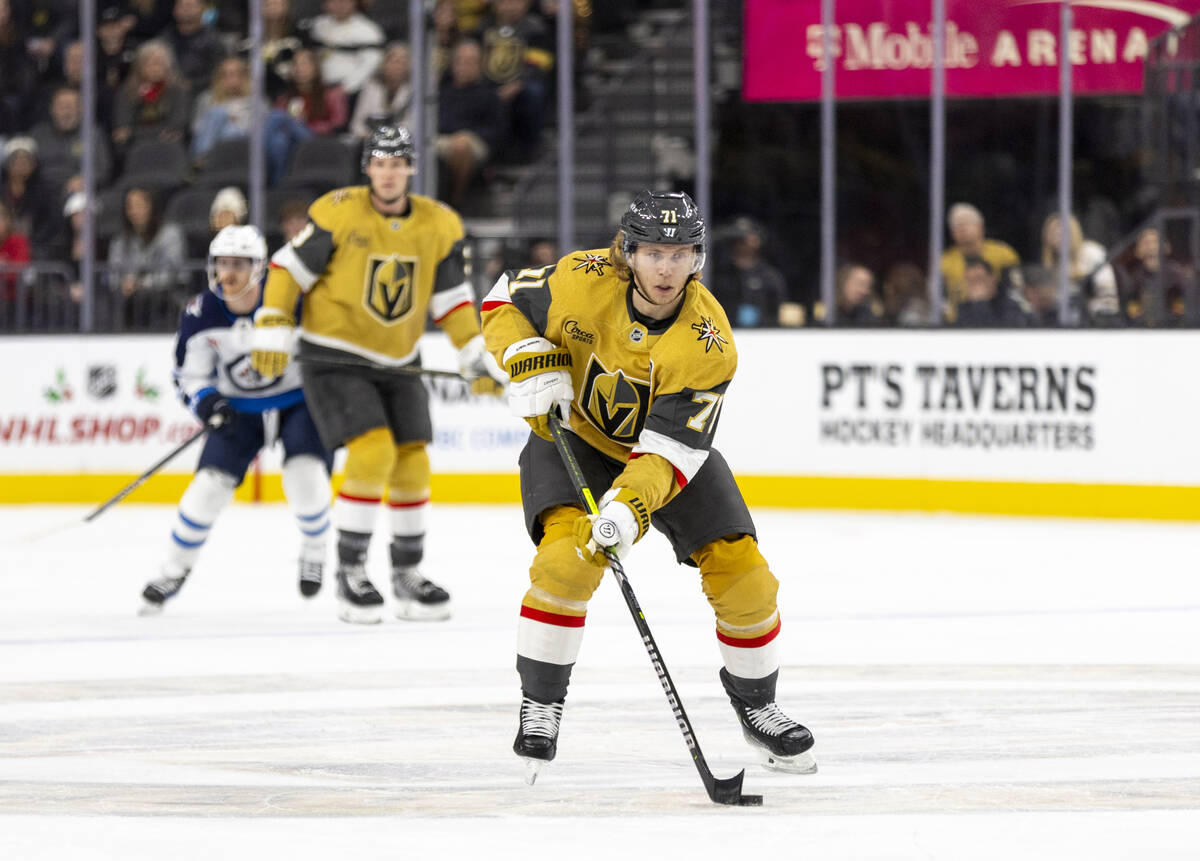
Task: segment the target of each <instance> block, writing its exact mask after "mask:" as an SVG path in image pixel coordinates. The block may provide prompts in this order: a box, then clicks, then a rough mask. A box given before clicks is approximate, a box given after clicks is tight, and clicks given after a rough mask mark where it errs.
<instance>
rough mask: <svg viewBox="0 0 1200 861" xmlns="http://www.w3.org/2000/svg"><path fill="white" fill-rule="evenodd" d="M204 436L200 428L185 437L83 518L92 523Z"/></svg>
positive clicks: (84, 520) (85, 521)
mask: <svg viewBox="0 0 1200 861" xmlns="http://www.w3.org/2000/svg"><path fill="white" fill-rule="evenodd" d="M203 436H204V430H200V431H199V432H197V433H195V434H193V435H192V436H190V437H188V438H187V439H185V440H184V441H183V442H181V443H180V444H179V445H177V446H175V448H173V449H171V450H170V451H169V452H167V453H166V454H164V455H163V456H162V457H160V458H159V459H158V460H157V461H155V462H154V465H153V466H152V467H150V468H149V469H148V470H146V471H145V472H143V473H142V474H141V475H139V476H138V477H137V478H135V479H134V480H133V481H132V482H130V483H129V484H128V485H126V486H125V488H124V489H123V490H122V491H121V492H120V493H118V494H117V495H116V496H114V497H113V498H112V499H110V500H108V502H105V503H103V504H101V505H100V506H99V507H98V508H96V510H94V511H93V512H92V513H91V514H89V515H88V516H87V517H85V518H83V522H84V523H91V522H92V521H93V520H95V519H96V518H97V517H99V516H100V515H101V514H103V513H104V512H106V511H108V509H110V508H112V507H113V506H114V505H116V504H117V503H118V502H120V501H121V500H122V499H124V498H125V497H127V496H129V494H131V493H133V492H134V491H135V490H137V489H138V488H139V487H141V486H142V485H143V484H145V483H146V479H148V478H150V476H152V475H154V473H156V472H158V471H159V470H160V469H162V468H163V467H164V466H166V465H167V464H168V463H169V462H170V461H172V460H174V459H175V457H176V456H178V455H179V453H180V452H182V451H183V450H184V449H185V448H187V447H188V446H190V445H191V444H192V443H194V442H195V441H196V440H198V439H200V438H201V437H203Z"/></svg>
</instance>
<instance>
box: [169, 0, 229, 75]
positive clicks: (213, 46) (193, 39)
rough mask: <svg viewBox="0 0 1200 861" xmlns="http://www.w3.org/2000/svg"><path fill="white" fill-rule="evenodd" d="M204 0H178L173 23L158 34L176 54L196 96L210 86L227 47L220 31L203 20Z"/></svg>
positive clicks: (173, 13) (179, 67) (182, 72)
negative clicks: (223, 42) (211, 78)
mask: <svg viewBox="0 0 1200 861" xmlns="http://www.w3.org/2000/svg"><path fill="white" fill-rule="evenodd" d="M204 13H205V5H204V2H203V0H175V6H174V9H173V11H172V13H171V17H172V18H173V20H172V22H171V23H170V24H168V25H167V26H166V27H165V28H164V29H163V31H162V32H161V33H160V34H159V38H160V39H162V40H163V41H164V42H166V43H167V45H169V46H170V48H171V50H172V51H173V52H174V54H175V63H176V67H177V68H178V70H179V75H180V78H181V80H182V82H183V83H184V85H185V86H186V87H187V89H188V90H189V91H190V92H191V93H192V94H193V95H195V94H197V93H199V92H200V91H201V90H203V89H204V88H205V87H206V86H208V81H209V78H210V77H211V76H212V72H213V69H215V68H216V66H217V63H219V62H220V61H221V58H222V57H224V56H225V46H224V45H222V44H221V37H220V36H219V35H218V34H217V31H216V30H214V29H213V28H212V27H210V26H209V25H208V24H207V23H205V20H204Z"/></svg>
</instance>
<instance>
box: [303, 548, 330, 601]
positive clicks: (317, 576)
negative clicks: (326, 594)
mask: <svg viewBox="0 0 1200 861" xmlns="http://www.w3.org/2000/svg"><path fill="white" fill-rule="evenodd" d="M324 574H325V562H324V560H321V559H304V558H301V559H300V594H301V595H303V596H304V597H305V598H311V597H312V596H313V595H316V594H317V593H318V592H320V591H321V578H322V577H323V576H324Z"/></svg>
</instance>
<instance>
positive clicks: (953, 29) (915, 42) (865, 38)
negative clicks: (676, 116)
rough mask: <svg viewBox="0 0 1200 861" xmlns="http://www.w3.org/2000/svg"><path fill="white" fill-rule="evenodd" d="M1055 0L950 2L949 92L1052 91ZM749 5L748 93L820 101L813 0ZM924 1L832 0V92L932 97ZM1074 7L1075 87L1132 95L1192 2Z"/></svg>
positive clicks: (758, 0)
mask: <svg viewBox="0 0 1200 861" xmlns="http://www.w3.org/2000/svg"><path fill="white" fill-rule="evenodd" d="M1061 6H1062V3H1061V0H986V2H985V0H946V52H945V67H946V93H947V95H951V96H997V95H1007V96H1018V95H1041V94H1051V93H1056V92H1058V88H1059V83H1058V74H1059V73H1058V58H1059V56H1060V52H1061V48H1060V45H1059V31H1060V21H1061V17H1060V16H1061ZM745 8H746V44H745V79H744V84H743V95H744V97H745V98H746V99H747V100H748V101H805V100H813V99H819V98H820V97H821V73H822V71H823V68H824V63H823V60H822V56H823V49H822V42H823V38H822V37H823V28H822V26H821V0H746V7H745ZM932 8H933V4H932V2H930V0H838V2H837V3H836V12H835V14H834V24H835V26H834V28H833V33H832V41H833V54H834V57H835V58H836V66H835V70H836V74H835V81H836V92H837V96H838V98H842V99H846V98H851V99H853V98H881V97H892V96H913V97H921V96H928V95H929V92H930V86H931V84H930V81H931V74H930V73H931V69H932V68H933V36H932V30H933V27H932V24H931V23H930V22H931V20H932ZM1071 8H1072V16H1073V20H1072V28H1071V39H1070V44H1069V46H1068V52H1069V56H1070V58H1071V65H1072V66H1073V69H1072V82H1073V88H1074V91H1075V92H1076V93H1130V92H1138V91H1140V90H1141V89H1142V67H1143V61H1144V60H1145V58H1146V52H1147V49H1148V48H1149V45H1150V41H1151V40H1152V39H1154V37H1155V36H1158V35H1160V34H1161V33H1163V32H1165V31H1166V30H1168V29H1171V28H1173V27H1177V26H1179V25H1181V24H1184V23H1187V22H1188V21H1189V20H1191V19H1192V17H1193V16H1195V15H1196V14H1197V13H1198V12H1200V0H1164V2H1151V0H1072V2H1071ZM1180 49H1181V50H1182V49H1183V48H1182V46H1180ZM1191 50H1192V51H1195V48H1194V47H1192V49H1191ZM1189 53H1190V52H1189Z"/></svg>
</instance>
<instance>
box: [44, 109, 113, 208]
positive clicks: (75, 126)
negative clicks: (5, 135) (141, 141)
mask: <svg viewBox="0 0 1200 861" xmlns="http://www.w3.org/2000/svg"><path fill="white" fill-rule="evenodd" d="M81 120H82V111H81V108H80V101H79V91H78V90H73V89H71V88H70V87H60V88H59V89H58V90H56V91H55V92H54V95H53V96H52V97H51V100H50V119H49V121H47V122H43V123H39V124H38V125H36V126H34V128H33V130H32V132H30V136H31V137H32V138H33V139H34V141H35V142H36V143H37V152H38V162H39V163H40V164H41V170H42V179H43V180H44V181H45V183H46V186H47V188H48V189H50V190H51V191H52V192H53V193H54V195H55V200H56V202H57V201H59V200H65V199H66V197H67V195H69V194H71V193H73V192H76V191H81V190H82V189H83V179H82V176H81V172H82V170H83V165H82V159H83V140H82V138H83V133H82V130H81V129H80V122H81ZM92 153H93V167H94V170H95V175H96V187H97V188H100V187H102V186H104V185H106V184H107V183H108V180H109V177H110V175H111V174H112V154H111V152H110V150H109V148H108V142H107V141H106V140H105V139H104V135H102V134H101V133H100V130H99V129H96V130H94V131H93V134H92Z"/></svg>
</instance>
